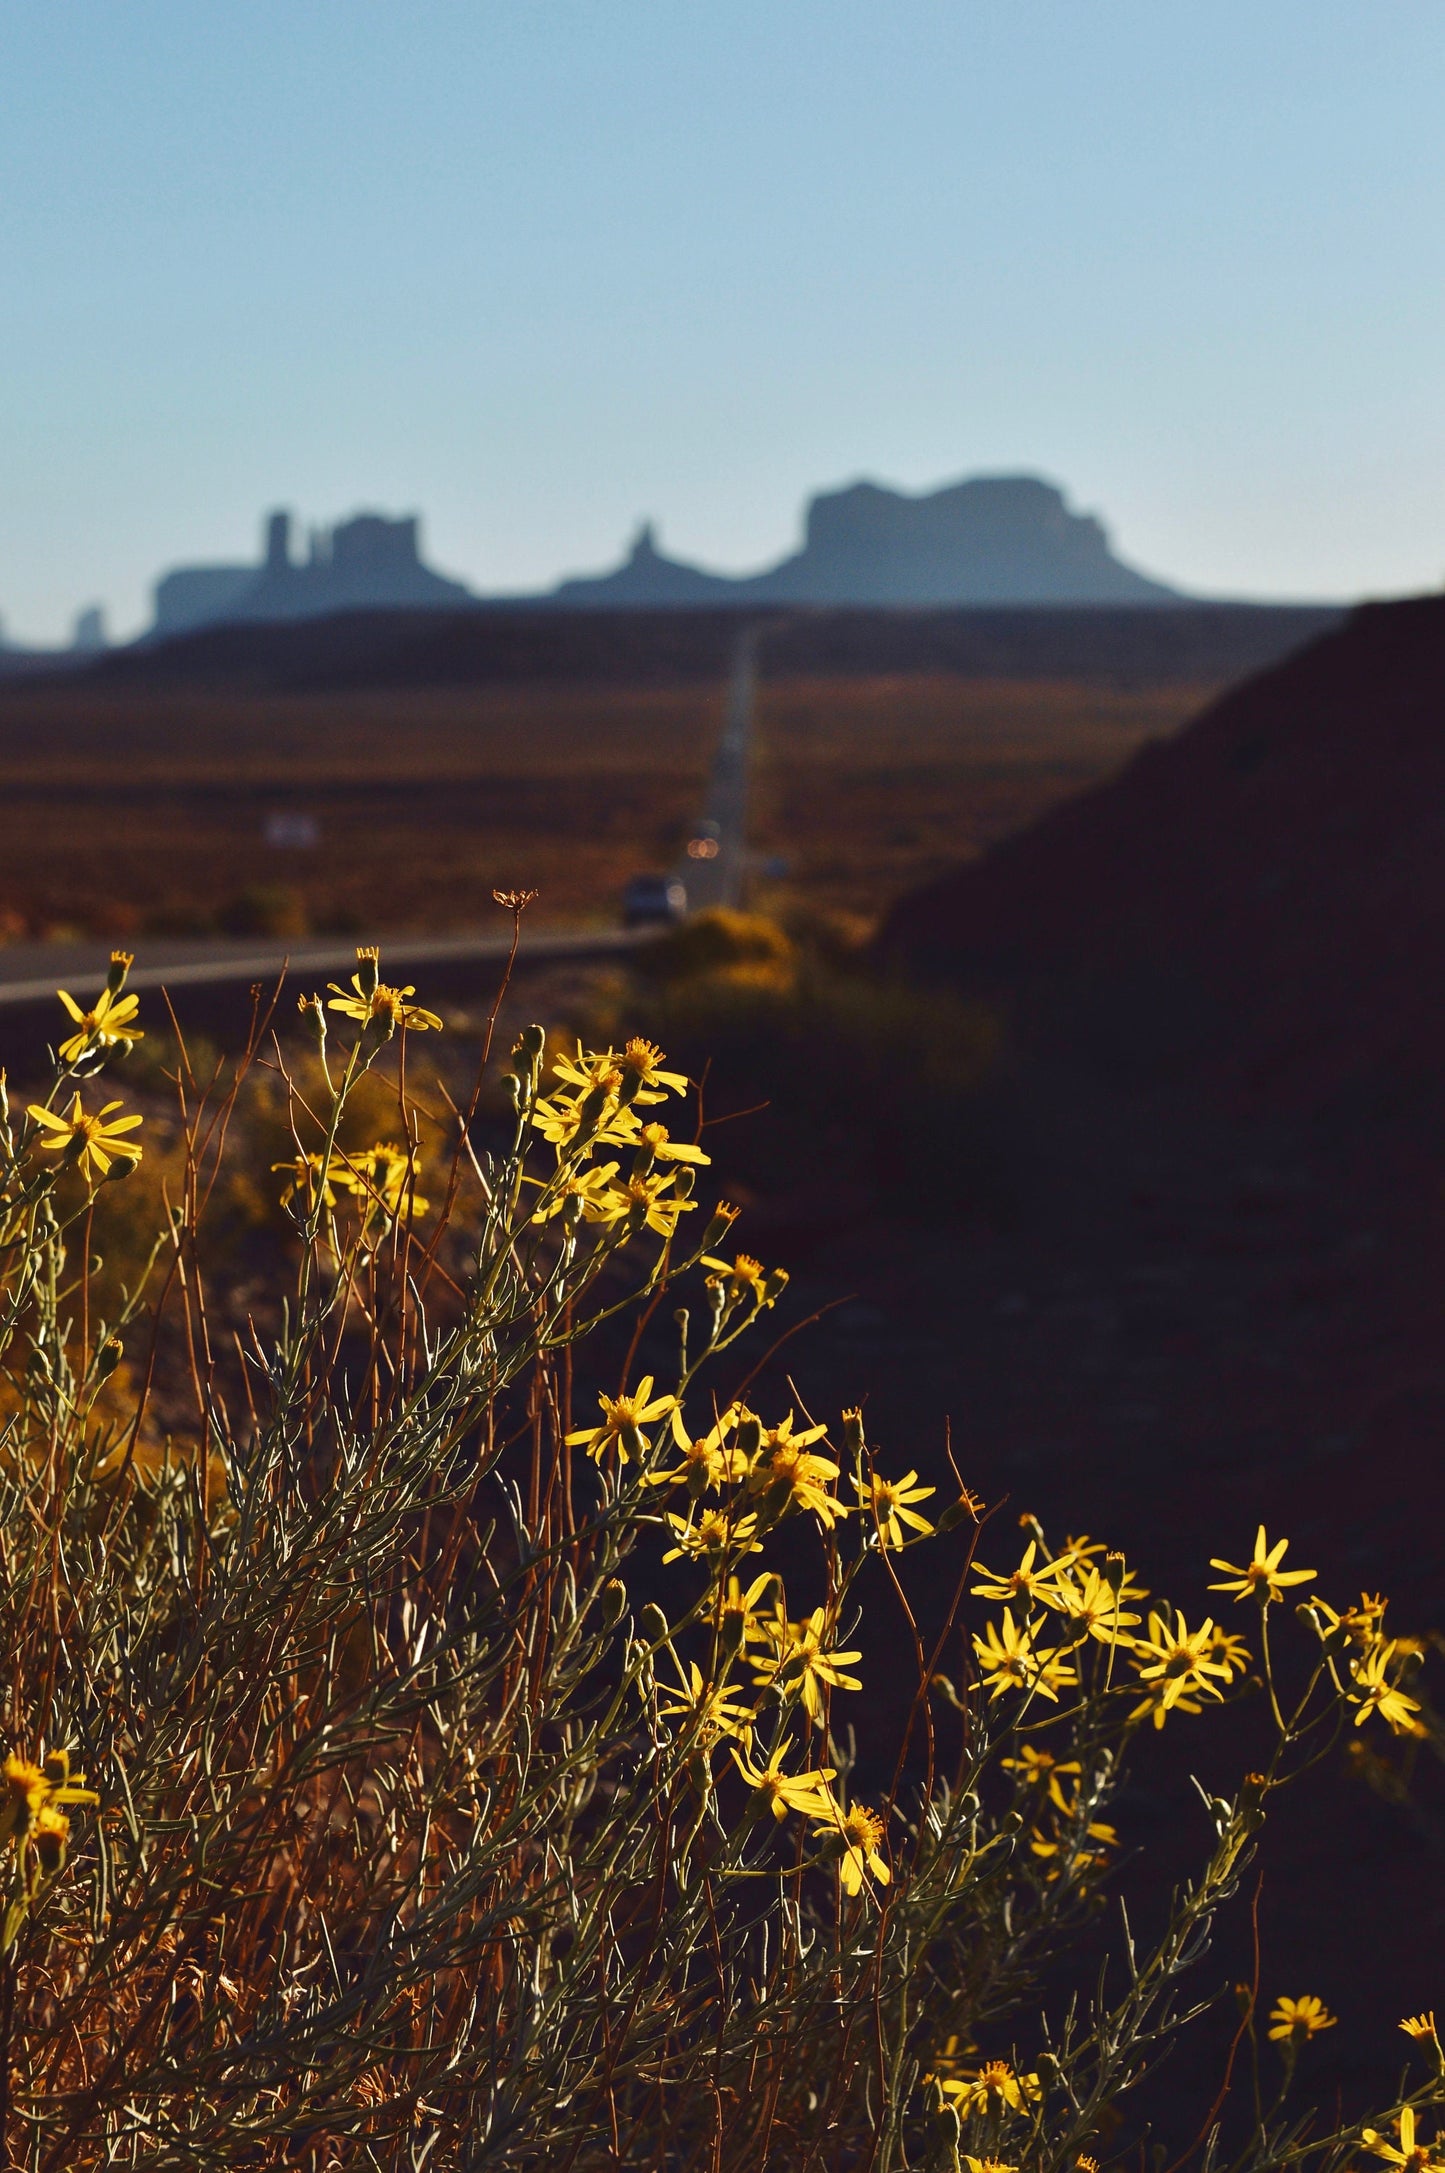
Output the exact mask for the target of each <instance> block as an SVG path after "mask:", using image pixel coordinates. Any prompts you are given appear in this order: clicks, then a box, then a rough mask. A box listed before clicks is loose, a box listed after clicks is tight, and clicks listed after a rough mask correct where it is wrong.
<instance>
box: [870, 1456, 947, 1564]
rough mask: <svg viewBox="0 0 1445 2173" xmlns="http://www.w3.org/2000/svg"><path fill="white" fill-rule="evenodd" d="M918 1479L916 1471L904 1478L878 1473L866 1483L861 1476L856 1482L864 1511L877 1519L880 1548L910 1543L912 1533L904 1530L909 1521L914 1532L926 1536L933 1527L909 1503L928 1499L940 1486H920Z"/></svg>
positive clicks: (908, 1472) (906, 1474) (906, 1473)
mask: <svg viewBox="0 0 1445 2173" xmlns="http://www.w3.org/2000/svg"><path fill="white" fill-rule="evenodd" d="M917 1478H918V1473H917V1472H916V1471H907V1472H905V1473H904V1475H903V1477H902V1478H901V1479H880V1478H879V1477H878V1475H877V1473H876V1472H875V1473H874V1475H873V1476H872V1478H871V1479H870V1480H869V1481H868V1483H867V1485H866V1486H865V1485H862V1484H861V1483H860V1482H859V1481H858V1480H857V1479H855V1480H854V1481H853V1485H854V1488H855V1489H856V1491H857V1495H858V1500H859V1503H860V1505H861V1507H862V1509H863V1511H864V1514H865V1515H866V1514H868V1513H870V1512H871V1514H872V1515H873V1517H874V1518H875V1519H876V1523H877V1531H878V1544H879V1546H880V1547H894V1548H898V1547H903V1546H906V1545H907V1544H908V1534H907V1533H906V1532H905V1531H904V1529H903V1527H904V1525H905V1524H910V1525H912V1527H913V1529H914V1531H916V1532H919V1533H921V1534H923V1535H924V1536H925V1537H926V1536H927V1534H928V1533H930V1532H931V1531H932V1530H933V1526H932V1525H931V1524H930V1523H929V1521H928V1519H927V1517H921V1516H920V1515H919V1514H918V1512H917V1510H916V1509H913V1508H910V1507H909V1504H910V1503H911V1502H920V1501H927V1500H928V1497H929V1495H930V1494H936V1493H937V1492H938V1489H937V1487H936V1486H919V1485H917V1483H916V1481H917Z"/></svg>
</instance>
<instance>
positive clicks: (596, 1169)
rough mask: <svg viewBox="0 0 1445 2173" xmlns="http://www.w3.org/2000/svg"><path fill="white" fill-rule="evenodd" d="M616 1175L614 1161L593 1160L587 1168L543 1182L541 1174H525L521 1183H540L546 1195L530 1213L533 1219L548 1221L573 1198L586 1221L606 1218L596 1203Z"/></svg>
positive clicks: (561, 1210)
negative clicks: (578, 1202) (533, 1212)
mask: <svg viewBox="0 0 1445 2173" xmlns="http://www.w3.org/2000/svg"><path fill="white" fill-rule="evenodd" d="M616 1175H617V1164H616V1163H615V1162H595V1163H593V1165H592V1167H591V1168H590V1169H574V1170H568V1171H567V1172H566V1173H565V1174H562V1173H560V1172H559V1174H558V1175H557V1176H556V1177H555V1178H554V1179H553V1180H552V1181H551V1182H550V1183H545V1182H544V1180H543V1179H542V1178H540V1177H524V1178H523V1179H522V1182H523V1184H527V1185H541V1186H542V1188H543V1190H544V1192H545V1194H546V1197H545V1198H544V1199H543V1201H542V1203H541V1205H540V1206H539V1207H538V1209H537V1211H536V1213H535V1214H534V1215H533V1217H532V1220H533V1222H550V1221H551V1220H552V1217H553V1216H554V1215H560V1214H561V1213H562V1212H563V1210H564V1209H565V1208H566V1207H567V1205H568V1203H569V1202H570V1201H572V1200H580V1201H581V1202H582V1210H583V1213H584V1214H585V1215H586V1217H587V1220H588V1221H589V1222H599V1221H606V1220H608V1219H609V1218H608V1217H607V1216H606V1215H605V1213H601V1212H599V1211H598V1202H599V1200H600V1199H601V1197H602V1195H603V1194H604V1193H606V1191H607V1190H608V1188H609V1186H610V1185H611V1183H612V1180H613V1178H614V1177H615V1176H616Z"/></svg>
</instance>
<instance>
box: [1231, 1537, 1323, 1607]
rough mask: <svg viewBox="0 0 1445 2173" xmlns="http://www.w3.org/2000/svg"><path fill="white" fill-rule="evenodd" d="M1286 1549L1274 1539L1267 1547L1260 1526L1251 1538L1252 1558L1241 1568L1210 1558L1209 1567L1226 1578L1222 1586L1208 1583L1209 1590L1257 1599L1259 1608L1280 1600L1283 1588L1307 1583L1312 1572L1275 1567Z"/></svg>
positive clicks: (1241, 1598)
mask: <svg viewBox="0 0 1445 2173" xmlns="http://www.w3.org/2000/svg"><path fill="white" fill-rule="evenodd" d="M1288 1549H1289V1541H1288V1540H1287V1539H1277V1540H1276V1541H1275V1543H1274V1545H1273V1546H1270V1544H1269V1542H1268V1540H1267V1539H1266V1538H1265V1532H1264V1526H1263V1525H1262V1524H1261V1526H1260V1527H1259V1530H1258V1532H1257V1533H1256V1535H1255V1541H1254V1554H1253V1557H1252V1558H1251V1560H1250V1561H1249V1562H1247V1563H1246V1564H1245V1566H1244V1568H1243V1569H1237V1568H1236V1567H1235V1565H1234V1563H1233V1562H1221V1561H1220V1560H1219V1558H1218V1556H1217V1555H1211V1557H1210V1561H1209V1566H1210V1568H1211V1569H1222V1570H1224V1571H1225V1573H1226V1575H1225V1581H1224V1582H1223V1583H1222V1584H1212V1585H1211V1586H1210V1587H1209V1589H1210V1591H1211V1592H1232V1593H1233V1594H1234V1597H1235V1599H1236V1600H1253V1599H1257V1600H1258V1601H1259V1603H1260V1605H1261V1607H1263V1606H1265V1605H1266V1604H1267V1603H1268V1602H1269V1601H1270V1600H1282V1599H1283V1598H1284V1592H1285V1587H1286V1585H1292V1584H1309V1583H1310V1582H1311V1580H1312V1579H1313V1577H1314V1575H1315V1572H1314V1571H1313V1570H1312V1569H1281V1568H1280V1566H1279V1565H1280V1563H1281V1562H1282V1561H1283V1559H1284V1557H1285V1554H1286V1553H1287V1551H1288Z"/></svg>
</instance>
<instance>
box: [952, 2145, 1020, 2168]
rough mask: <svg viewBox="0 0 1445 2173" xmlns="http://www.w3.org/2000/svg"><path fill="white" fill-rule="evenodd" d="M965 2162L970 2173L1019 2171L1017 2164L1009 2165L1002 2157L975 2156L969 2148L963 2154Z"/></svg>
mask: <svg viewBox="0 0 1445 2173" xmlns="http://www.w3.org/2000/svg"><path fill="white" fill-rule="evenodd" d="M963 2162H964V2164H965V2165H966V2166H967V2167H968V2173H1019V2169H1018V2167H1017V2166H1016V2165H1008V2164H1006V2163H1005V2162H1004V2160H1003V2159H1002V2158H975V2157H974V2156H973V2154H972V2152H971V2151H967V2150H966V2151H965V2152H964V2154H963Z"/></svg>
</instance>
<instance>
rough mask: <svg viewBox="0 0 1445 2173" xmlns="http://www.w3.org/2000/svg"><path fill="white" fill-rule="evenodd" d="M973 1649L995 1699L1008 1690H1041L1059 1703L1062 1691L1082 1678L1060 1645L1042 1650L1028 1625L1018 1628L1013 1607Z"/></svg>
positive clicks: (990, 1693)
mask: <svg viewBox="0 0 1445 2173" xmlns="http://www.w3.org/2000/svg"><path fill="white" fill-rule="evenodd" d="M973 1649H974V1651H975V1652H976V1653H977V1654H978V1661H979V1668H980V1671H981V1673H982V1675H983V1679H984V1681H985V1683H986V1684H987V1685H988V1690H989V1695H990V1696H991V1697H995V1698H1000V1697H1002V1696H1003V1694H1004V1692H1005V1691H1006V1690H1026V1691H1028V1690H1037V1691H1038V1692H1040V1693H1041V1695H1042V1696H1044V1697H1046V1698H1049V1699H1051V1700H1052V1701H1053V1702H1054V1703H1055V1704H1057V1703H1058V1697H1059V1692H1060V1690H1062V1689H1066V1688H1068V1687H1069V1686H1070V1685H1071V1684H1073V1683H1076V1682H1077V1681H1078V1679H1079V1678H1078V1675H1077V1673H1076V1672H1075V1670H1074V1669H1073V1668H1071V1667H1070V1666H1069V1665H1068V1664H1067V1662H1066V1661H1065V1660H1064V1659H1063V1658H1062V1657H1061V1656H1060V1653H1059V1649H1058V1647H1057V1646H1051V1647H1050V1648H1049V1649H1048V1650H1046V1651H1041V1650H1040V1649H1039V1648H1038V1647H1037V1646H1035V1644H1034V1641H1033V1638H1032V1636H1031V1634H1030V1632H1029V1629H1028V1627H1027V1625H1026V1624H1025V1625H1023V1626H1021V1627H1020V1626H1016V1625H1015V1623H1014V1618H1013V1609H1012V1608H1011V1607H1006V1608H1005V1609H1004V1611H1003V1622H1002V1625H1001V1626H999V1627H996V1626H995V1625H994V1624H993V1623H992V1622H990V1623H989V1624H988V1626H987V1628H986V1630H985V1632H984V1635H983V1636H982V1637H978V1636H975V1638H974V1641H973Z"/></svg>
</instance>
